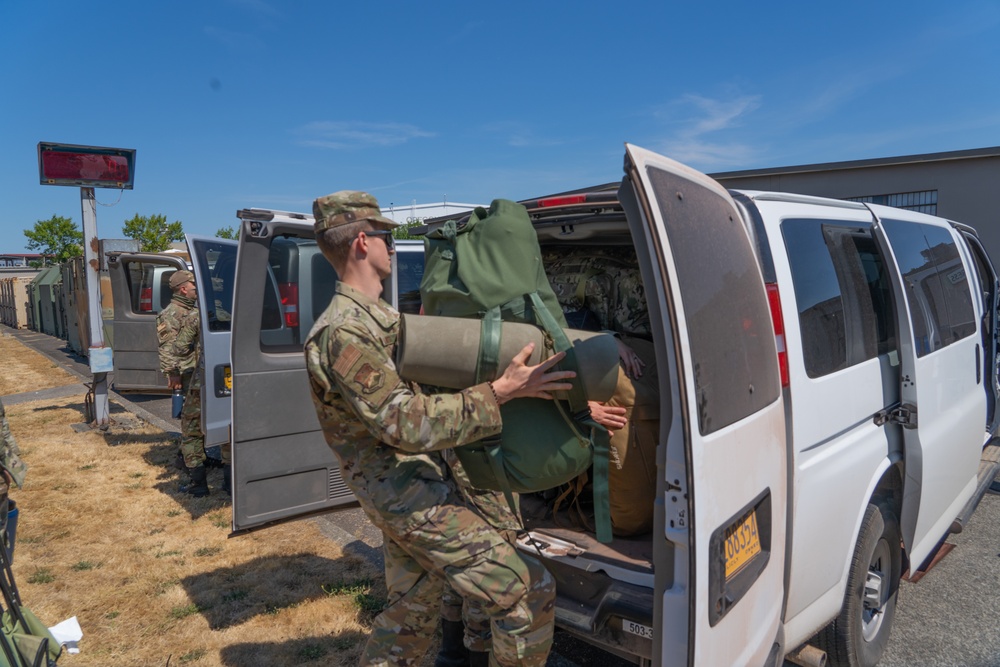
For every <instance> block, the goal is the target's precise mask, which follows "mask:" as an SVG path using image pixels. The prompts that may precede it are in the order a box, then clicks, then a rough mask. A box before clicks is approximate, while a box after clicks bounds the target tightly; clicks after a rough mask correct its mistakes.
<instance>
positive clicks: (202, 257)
mask: <svg viewBox="0 0 1000 667" xmlns="http://www.w3.org/2000/svg"><path fill="white" fill-rule="evenodd" d="M187 244H188V253H189V254H190V255H191V266H192V268H193V269H194V277H195V284H196V285H197V286H198V309H199V310H200V312H201V351H202V355H203V360H204V362H203V363H204V373H205V374H204V377H203V378H202V389H201V428H202V431H204V433H205V446H206V447H212V446H214V445H220V444H222V443H224V442H229V422H230V416H231V412H232V407H231V405H230V396H231V395H232V389H233V378H232V374H231V368H230V363H229V354H230V347H231V345H230V340H229V336H230V331H231V329H232V323H233V322H232V319H233V316H232V313H233V281H234V279H235V277H236V248H237V243H236V241H228V240H225V239H218V238H210V237H202V236H192V235H191V234H188V235H187Z"/></svg>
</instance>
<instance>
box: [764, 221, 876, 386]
mask: <svg viewBox="0 0 1000 667" xmlns="http://www.w3.org/2000/svg"><path fill="white" fill-rule="evenodd" d="M781 235H782V239H783V240H784V243H785V249H786V251H787V253H788V264H789V268H790V270H791V273H792V284H793V287H794V290H795V302H796V306H797V309H798V313H799V328H800V330H801V340H802V353H803V360H804V362H805V367H806V374H807V375H808V376H809V377H811V378H818V377H822V376H824V375H828V374H830V373H834V372H836V371H839V370H842V369H844V368H847V367H849V366H853V365H855V364H860V363H862V362H864V361H867V360H868V359H872V358H874V357H875V356H877V355H879V354H886V353H888V352H889V351H890V350H892V349H895V347H896V342H895V340H896V335H895V324H894V320H893V309H892V301H891V297H890V294H891V293H890V283H889V281H888V276H887V275H886V272H885V265H884V262H883V261H882V259H881V257H880V256H879V254H878V250H877V249H876V246H875V241H874V238H873V237H872V231H871V225H858V224H854V223H852V224H850V225H847V224H844V223H838V222H835V221H828V220H814V219H802V220H799V219H789V220H785V221H783V222H782V224H781Z"/></svg>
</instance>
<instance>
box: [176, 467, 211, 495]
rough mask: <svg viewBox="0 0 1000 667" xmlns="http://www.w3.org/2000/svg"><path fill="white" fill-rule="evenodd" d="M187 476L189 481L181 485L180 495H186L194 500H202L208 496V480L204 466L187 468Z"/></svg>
mask: <svg viewBox="0 0 1000 667" xmlns="http://www.w3.org/2000/svg"><path fill="white" fill-rule="evenodd" d="M187 471H188V475H190V476H191V481H190V482H188V483H187V484H184V485H181V493H188V494H190V495H192V496H194V497H195V498H204V497H205V496H207V495H208V480H207V473H206V471H205V466H195V467H194V468H188V469H187Z"/></svg>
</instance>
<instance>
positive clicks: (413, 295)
mask: <svg viewBox="0 0 1000 667" xmlns="http://www.w3.org/2000/svg"><path fill="white" fill-rule="evenodd" d="M398 247H399V246H397V248H398ZM396 275H397V289H398V290H399V312H401V313H409V314H412V315H416V314H418V313H419V312H420V281H421V280H423V277H424V253H423V248H421V249H420V252H399V251H397V252H396Z"/></svg>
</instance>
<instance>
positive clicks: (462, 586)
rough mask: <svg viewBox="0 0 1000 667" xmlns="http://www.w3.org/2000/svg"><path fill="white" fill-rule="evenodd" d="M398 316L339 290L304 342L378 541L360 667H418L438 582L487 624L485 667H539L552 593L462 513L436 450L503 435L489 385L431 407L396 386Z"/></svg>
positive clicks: (473, 515)
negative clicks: (379, 561)
mask: <svg viewBox="0 0 1000 667" xmlns="http://www.w3.org/2000/svg"><path fill="white" fill-rule="evenodd" d="M398 329H399V313H397V312H396V311H395V310H394V309H392V308H391V307H390V306H388V305H387V304H385V303H384V302H381V301H379V302H375V301H372V300H371V299H370V298H368V297H367V296H365V295H364V294H362V293H361V292H359V291H357V290H355V289H353V288H351V287H350V286H348V285H345V284H343V283H338V285H337V288H336V293H335V295H334V297H333V300H332V301H331V303H330V306H329V308H327V310H326V312H325V313H323V315H322V316H321V317H320V318H319V320H317V322H316V325H315V326H314V327H313V330H312V331H311V332H310V334H309V338H308V340H307V341H306V345H305V353H306V364H307V367H308V370H309V380H310V385H311V388H312V396H313V402H314V404H315V406H316V411H317V416H318V417H319V421H320V424H321V425H322V427H323V433H324V435H325V437H326V440H327V443H328V444H329V445H330V447H331V448H332V449H333V451H334V452H335V453H336V455H337V457H338V459H339V460H340V465H341V472H342V474H343V478H344V481H345V483H346V484H347V485H348V486H349V487H350V489H351V490H352V491H353V492H354V494H355V496H357V498H358V501H359V502H360V504H361V506H362V508H363V509H364V510H365V513H366V514H367V515H368V517H369V518H370V519H371V521H372V522H373V523H374V524H375V525H376V526H378V527H379V528H380V529H381V530H382V533H383V552H384V554H385V572H386V585H387V588H388V605H387V607H386V609H385V610H384V611H383V612H382V613H381V614H380V615H379V616H378V617H377V618H376V619H375V621H374V628H373V630H372V636H371V637H370V638H369V640H368V644H367V645H366V647H365V650H364V653H363V655H362V659H361V664H363V665H415V664H419V662H420V660H421V658H422V656H423V655H424V653H425V652H426V651H427V648H428V645H429V644H430V642H431V640H432V637H433V635H434V631H435V629H436V627H437V624H438V619H439V610H440V606H441V597H442V586H443V584H444V583H445V582H447V584H448V585H449V586H450V587H451V588H452V589H454V590H455V591H457V592H458V593H459V594H460V595H461V596H462V597H463V598H464V599H467V600H472V601H474V602H475V604H477V605H479V606H480V607H481V609H482V611H483V613H484V614H486V615H488V616H489V618H490V619H491V621H490V623H491V629H492V649H493V653H492V655H491V663H492V664H494V665H544V664H545V660H546V657H547V655H548V653H549V649H550V648H551V644H552V630H553V623H554V599H555V582H554V580H553V579H552V576H551V575H550V574H549V573H548V572H547V571H546V570H545V568H544V567H542V565H541V564H539V563H538V562H537V561H534V560H532V559H530V558H527V557H523V556H521V555H519V554H518V552H517V551H516V549H514V547H513V546H512V545H511V544H510V543H509V542H507V541H506V540H504V539H503V537H501V535H500V534H499V533H498V532H497V531H496V530H495V529H494V528H493V527H492V526H490V525H489V523H487V522H486V521H485V520H484V519H483V518H482V517H481V516H480V514H479V513H478V512H476V511H473V510H472V509H470V508H469V507H468V506H467V505H466V501H465V499H464V498H463V497H462V495H461V492H460V491H459V488H458V486H457V485H456V483H455V481H454V479H453V477H452V476H451V475H450V474H449V469H448V466H447V464H446V463H445V461H444V457H443V456H442V454H441V450H445V449H447V448H451V447H455V446H457V445H462V444H467V443H471V442H475V441H477V440H481V439H482V438H485V437H488V436H491V435H494V434H496V433H498V432H499V431H500V429H501V421H500V410H499V407H498V406H497V403H496V400H495V399H494V397H493V394H492V392H491V391H490V389H489V388H488V386H487V385H486V384H481V385H477V386H475V387H471V388H469V389H466V390H463V391H461V392H457V393H454V394H435V395H428V394H423V393H420V392H419V389H418V388H417V387H415V386H414V385H411V384H409V383H406V382H404V381H403V380H401V379H400V378H399V376H398V375H397V374H396V368H395V364H394V363H393V361H392V353H393V351H394V348H395V345H396V338H397V333H398Z"/></svg>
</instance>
